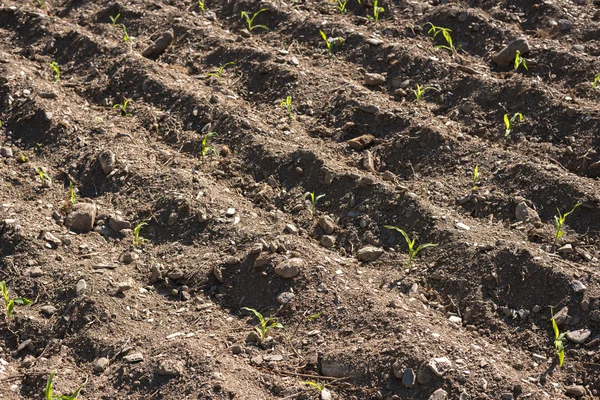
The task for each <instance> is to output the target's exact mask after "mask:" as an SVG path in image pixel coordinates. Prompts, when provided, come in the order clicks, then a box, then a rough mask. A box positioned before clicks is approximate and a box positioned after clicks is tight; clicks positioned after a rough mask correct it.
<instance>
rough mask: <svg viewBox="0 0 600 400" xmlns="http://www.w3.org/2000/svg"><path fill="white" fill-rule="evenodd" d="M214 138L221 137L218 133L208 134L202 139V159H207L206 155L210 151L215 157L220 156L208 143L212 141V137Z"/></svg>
mask: <svg viewBox="0 0 600 400" xmlns="http://www.w3.org/2000/svg"><path fill="white" fill-rule="evenodd" d="M213 136H219V134H218V133H217V132H208V133H207V134H206V135H204V137H203V138H202V143H201V145H202V149H201V152H202V157H205V156H206V154H207V153H208V152H209V151H210V152H213V153H214V154H215V155H219V153H218V152H217V150H215V148H214V147H213V146H211V145H209V144H208V141H209V140H210V138H211V137H213Z"/></svg>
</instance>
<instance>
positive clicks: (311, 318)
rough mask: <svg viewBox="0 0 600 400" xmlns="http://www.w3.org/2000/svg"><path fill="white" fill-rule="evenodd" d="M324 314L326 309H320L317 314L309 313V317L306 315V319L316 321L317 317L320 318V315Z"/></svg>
mask: <svg viewBox="0 0 600 400" xmlns="http://www.w3.org/2000/svg"><path fill="white" fill-rule="evenodd" d="M323 314H325V310H323V311H319V312H318V313H316V314H312V315H309V316H308V317H306V320H307V321H308V322H310V321H314V320H315V319H317V318H319V317H320V316H322V315H323Z"/></svg>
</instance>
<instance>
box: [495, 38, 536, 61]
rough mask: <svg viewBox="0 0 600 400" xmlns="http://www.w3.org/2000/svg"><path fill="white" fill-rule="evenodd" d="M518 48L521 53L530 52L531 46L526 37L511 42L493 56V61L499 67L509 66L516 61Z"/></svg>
mask: <svg viewBox="0 0 600 400" xmlns="http://www.w3.org/2000/svg"><path fill="white" fill-rule="evenodd" d="M517 50H519V51H520V52H521V55H525V54H527V53H529V50H530V47H529V42H528V41H527V39H526V38H518V39H515V40H513V41H512V42H510V43H509V44H508V45H507V46H506V47H504V48H503V49H502V50H500V52H498V53H497V54H496V55H495V56H494V57H493V58H492V61H494V62H495V63H496V64H497V65H498V66H499V67H508V66H509V65H511V63H512V62H513V61H514V59H515V54H516V53H517Z"/></svg>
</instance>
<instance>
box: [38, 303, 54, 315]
mask: <svg viewBox="0 0 600 400" xmlns="http://www.w3.org/2000/svg"><path fill="white" fill-rule="evenodd" d="M40 312H41V313H42V314H44V315H45V316H47V317H51V316H52V315H54V313H56V307H54V306H50V305H49V306H43V307H42V308H40Z"/></svg>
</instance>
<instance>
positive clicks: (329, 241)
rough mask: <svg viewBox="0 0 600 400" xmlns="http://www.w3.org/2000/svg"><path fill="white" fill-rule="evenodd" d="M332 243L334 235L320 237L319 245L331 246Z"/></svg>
mask: <svg viewBox="0 0 600 400" xmlns="http://www.w3.org/2000/svg"><path fill="white" fill-rule="evenodd" d="M334 244H335V236H331V235H323V236H322V237H321V246H323V247H333V245H334Z"/></svg>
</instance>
